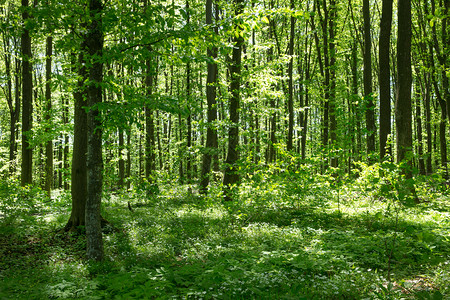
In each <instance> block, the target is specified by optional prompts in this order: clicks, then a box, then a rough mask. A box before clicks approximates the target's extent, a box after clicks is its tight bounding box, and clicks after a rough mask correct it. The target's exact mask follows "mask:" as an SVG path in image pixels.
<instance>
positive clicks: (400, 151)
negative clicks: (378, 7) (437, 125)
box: [395, 0, 417, 201]
mask: <svg viewBox="0 0 450 300" xmlns="http://www.w3.org/2000/svg"><path fill="white" fill-rule="evenodd" d="M411 35H412V32H411V0H399V2H398V40H397V71H398V95H397V103H396V110H395V124H396V128H397V163H399V164H402V172H403V174H404V175H405V177H406V179H407V180H406V182H405V189H406V193H408V194H415V191H414V185H412V184H411V183H410V181H408V179H410V178H412V155H413V153H412V151H413V149H412V146H413V145H412V107H411V83H412V72H411ZM415 201H417V198H416V199H415Z"/></svg>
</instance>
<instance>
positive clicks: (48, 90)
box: [45, 36, 53, 196]
mask: <svg viewBox="0 0 450 300" xmlns="http://www.w3.org/2000/svg"><path fill="white" fill-rule="evenodd" d="M52 55H53V39H52V36H48V37H47V47H46V54H45V57H46V62H45V77H46V78H45V101H46V112H45V120H46V122H47V126H49V127H50V125H51V118H52V87H51V80H52ZM52 187H53V140H52V139H50V140H49V141H47V142H46V144H45V190H46V191H47V193H48V195H49V196H50V193H51V190H52Z"/></svg>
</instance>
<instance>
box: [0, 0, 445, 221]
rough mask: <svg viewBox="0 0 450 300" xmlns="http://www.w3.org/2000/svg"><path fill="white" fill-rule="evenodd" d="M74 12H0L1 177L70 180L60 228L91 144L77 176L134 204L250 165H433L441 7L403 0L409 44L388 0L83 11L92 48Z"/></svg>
mask: <svg viewBox="0 0 450 300" xmlns="http://www.w3.org/2000/svg"><path fill="white" fill-rule="evenodd" d="M87 4H88V3H87V2H83V3H75V2H69V1H62V2H52V1H48V2H45V3H33V4H30V3H28V2H27V1H25V0H23V2H21V3H18V2H17V1H13V0H8V1H3V2H2V3H1V5H0V7H1V10H0V14H1V15H0V17H1V19H2V23H1V27H0V29H1V35H0V38H1V43H2V47H1V50H0V54H1V57H2V60H1V62H0V86H1V87H2V88H1V90H0V101H1V103H2V104H4V105H2V106H1V112H2V113H1V114H0V116H1V117H0V118H1V122H0V129H1V141H0V146H1V149H2V151H1V152H0V155H1V160H0V170H1V172H2V176H4V177H8V176H10V177H14V178H17V177H18V174H17V173H16V172H15V170H17V168H16V166H17V165H19V164H20V165H21V166H22V168H21V170H20V175H21V183H22V184H23V185H26V184H30V183H32V182H34V184H35V185H38V186H42V187H45V188H46V189H47V190H50V189H51V188H52V187H53V188H58V187H60V186H61V185H63V182H65V183H66V188H68V182H69V181H70V182H71V189H72V202H73V210H72V217H71V218H70V221H69V224H68V227H69V228H71V227H76V226H79V225H83V223H84V220H85V215H84V213H85V201H86V199H87V198H88V195H89V194H92V195H93V194H96V195H97V196H96V197H99V196H98V195H100V191H101V190H98V189H99V188H101V185H100V184H99V183H98V184H97V183H96V184H94V185H92V183H93V182H94V181H93V180H101V179H100V178H94V177H89V179H87V177H86V176H88V175H86V174H87V173H86V163H85V162H86V160H89V159H88V158H87V157H86V153H90V154H92V153H93V152H91V151H92V150H93V149H94V148H95V149H96V151H99V149H100V146H101V147H102V149H101V152H100V151H99V152H96V157H97V158H96V159H94V161H98V162H100V161H101V157H102V156H103V157H104V162H103V163H104V171H100V170H101V165H100V164H99V165H98V167H99V169H98V171H96V172H94V173H93V174H91V175H92V176H93V175H98V176H100V175H102V174H103V176H104V188H105V189H109V190H118V189H124V188H127V189H128V188H129V189H136V188H144V189H145V190H147V191H148V192H149V195H151V194H156V193H157V192H158V182H159V181H161V180H167V181H173V182H181V183H187V184H191V185H194V187H196V186H195V183H201V184H200V189H201V191H202V192H206V191H207V186H208V184H209V183H210V180H209V179H214V180H213V182H215V183H219V182H222V183H223V185H224V186H225V187H226V188H225V195H226V198H227V199H231V194H230V193H228V190H229V188H230V187H231V186H232V185H234V184H236V183H238V182H239V178H244V179H245V178H246V176H248V175H249V174H252V173H254V172H256V171H257V170H267V169H268V167H273V166H276V167H277V168H279V170H285V166H286V165H288V166H289V168H294V169H295V168H297V167H298V166H300V165H301V164H302V162H305V161H306V160H317V161H319V162H317V164H315V167H317V170H320V172H327V170H328V169H329V168H328V167H330V166H331V167H333V170H339V172H340V174H343V173H346V172H347V173H349V174H351V170H352V169H354V168H356V167H357V166H356V165H355V163H354V162H355V161H363V162H365V161H370V162H375V161H377V159H373V158H374V157H376V156H377V155H378V154H377V153H379V159H381V160H383V159H388V160H389V159H392V158H391V157H393V156H394V155H396V157H397V158H398V160H399V161H400V160H402V159H403V158H405V157H407V158H408V159H409V161H410V164H411V171H412V172H415V171H414V170H415V168H418V169H419V170H421V173H431V172H433V171H438V170H446V168H447V147H448V145H447V142H448V139H447V135H448V132H447V124H448V111H449V105H448V101H449V84H448V77H449V72H448V66H449V58H448V49H447V48H448V41H449V29H448V14H449V12H448V3H447V2H446V1H440V2H439V1H435V0H432V1H421V0H414V1H412V3H411V5H409V4H408V3H407V4H406V6H407V7H411V9H412V15H411V18H412V19H411V21H410V24H411V32H412V33H413V34H412V36H411V49H410V50H408V49H404V48H403V46H405V45H407V44H408V43H407V42H403V41H402V39H403V38H405V37H407V35H403V34H402V32H403V31H402V30H403V29H402V27H401V25H402V24H405V23H404V22H403V21H402V18H403V17H402V15H401V14H400V15H399V18H398V20H397V21H398V22H397V21H395V22H393V21H392V10H393V11H394V12H397V11H398V12H399V13H401V12H402V10H401V9H400V8H401V5H403V2H399V4H398V5H397V4H395V3H394V4H393V3H392V1H383V2H382V3H378V2H375V1H368V0H349V1H345V2H342V1H341V2H336V1H328V0H314V1H313V0H311V1H309V0H295V1H294V0H292V1H271V0H254V1H251V2H250V3H246V4H245V5H244V4H243V2H241V1H236V2H232V3H230V2H225V1H207V2H206V5H205V3H203V2H201V1H197V0H192V1H187V2H186V1H175V0H174V1H160V2H158V1H151V2H150V1H148V2H144V3H136V1H112V2H108V3H104V5H105V7H104V9H103V10H102V12H101V13H100V12H99V13H98V14H99V15H101V16H102V18H103V20H104V21H103V27H102V28H103V34H104V36H105V42H104V47H103V52H102V54H101V55H100V52H95V51H94V52H92V53H90V52H89V51H90V49H92V47H94V48H95V45H94V44H89V43H87V41H88V39H87V37H86V31H87V32H88V33H89V32H90V31H89V30H90V29H89V28H91V27H90V26H92V20H91V19H90V18H88V16H86V14H87V13H86V11H85V10H84V7H86V6H87ZM97 4H98V3H97ZM380 4H382V7H381V9H379V8H380V7H379V6H380ZM49 11H51V12H52V13H49ZM394 16H395V14H394ZM400 17H401V18H400ZM394 19H395V18H394ZM80 21H81V22H80ZM378 33H379V35H378ZM92 39H97V37H91V40H89V41H90V42H92V43H93V42H94V40H92ZM98 39H100V37H99V38H98ZM407 53H411V59H408V56H407ZM376 54H378V55H376ZM100 57H101V61H97V59H100ZM394 57H399V58H401V59H405V61H403V60H398V61H397V64H396V63H394V62H395V60H394V59H393V58H394ZM408 61H411V67H410V70H411V71H409V69H408V70H406V71H405V70H404V68H408V66H407V65H408ZM97 63H101V64H103V66H104V68H103V69H102V70H101V68H100V67H99V66H98V65H96V64H97ZM44 66H45V67H44ZM97 67H98V71H97V73H96V75H95V76H94V74H93V73H92V72H93V70H94V69H95V68H97ZM409 73H411V76H412V77H411V78H409V77H408V76H410V75H408V74H409ZM405 75H408V76H406V77H405ZM359 78H363V79H364V80H359ZM409 82H411V83H409ZM409 86H412V89H411V88H409ZM94 90H95V91H94ZM411 90H412V91H413V92H414V93H413V94H412V95H409V96H408V95H406V96H405V94H407V93H408V91H409V92H411ZM100 91H101V92H102V95H101V96H100ZM397 91H398V93H397ZM94 94H95V95H97V96H96V99H97V100H95V101H94V98H95V97H94ZM409 99H411V100H410V101H409ZM89 101H91V102H89ZM92 101H94V102H92ZM403 101H407V103H406V102H405V103H403ZM410 102H411V105H409V103H410ZM393 103H397V106H396V114H395V115H396V116H397V117H396V119H395V120H392V117H391V112H390V111H391V107H392V106H393ZM408 107H413V108H414V109H412V108H411V109H408ZM33 108H34V109H33ZM94 112H98V117H93V116H91V117H90V118H89V120H90V121H89V122H88V118H87V115H86V114H93V113H94ZM19 115H20V116H21V117H22V123H21V124H19V123H18V120H19ZM100 116H101V117H100ZM377 117H379V118H377ZM400 117H401V118H400ZM93 121H95V122H94V123H95V124H94V123H92V122H93ZM392 121H393V122H394V123H393V124H391V122H392ZM88 123H89V124H90V125H89V126H88V127H86V126H87V124H88ZM31 124H35V126H34V129H33V130H31ZM394 124H395V126H392V125H394ZM87 128H89V131H88V132H89V133H88V136H85V132H86V129H87ZM393 128H396V130H393ZM405 128H411V129H410V130H409V129H408V130H407V131H408V132H407V135H406V136H407V141H406V140H405V141H404V142H402V141H403V138H404V137H405V135H404V133H405V130H406V129H405ZM101 132H103V134H102V135H100V133H101ZM378 134H379V137H380V139H379V141H377V140H376V139H375V137H376V136H377V135H378ZM19 135H21V136H22V140H20V139H19V138H18V137H19ZM88 137H90V138H91V141H93V142H94V141H95V143H94V144H96V145H97V146H95V147H94V148H91V150H89V151H88V150H87V149H88V148H87V139H88ZM389 137H391V138H389ZM92 138H94V140H93V139H92ZM394 138H395V139H396V140H397V141H398V143H397V144H394V143H392V141H393V140H394ZM92 145H93V144H92ZM362 145H367V146H366V147H365V149H363V147H362ZM425 146H426V147H425ZM18 149H21V150H20V153H21V155H20V156H17V155H16V154H17V153H18ZM386 149H387V150H388V151H387V152H386V151H385V150H386ZM33 150H34V151H33ZM405 151H409V153H410V154H408V155H406V154H405ZM94 152H95V151H94ZM44 154H46V155H47V156H46V159H44V157H45V156H44ZM387 154H389V155H387ZM70 156H72V159H71V160H70V159H69V158H70ZM371 157H372V158H371ZM89 164H90V163H89ZM33 165H34V166H35V167H34V168H32V166H33ZM68 169H70V170H71V171H70V172H69V171H68ZM211 170H213V172H214V174H215V176H210V175H211V174H210V173H211ZM339 172H334V174H335V175H336V174H337V173H339ZM222 174H223V175H222ZM220 176H223V180H220V179H222V178H218V177H220ZM57 177H58V178H61V179H60V180H55V179H56V178H57ZM52 179H53V180H52ZM87 183H90V184H91V187H96V188H97V190H96V191H91V192H88V190H87V186H88V185H87Z"/></svg>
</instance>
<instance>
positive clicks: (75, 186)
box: [65, 38, 87, 231]
mask: <svg viewBox="0 0 450 300" xmlns="http://www.w3.org/2000/svg"><path fill="white" fill-rule="evenodd" d="M83 39H84V38H83ZM86 47H87V45H86V41H84V40H83V41H82V43H81V47H80V50H79V54H78V64H77V65H78V66H77V69H78V78H79V79H78V83H77V87H76V89H75V92H74V94H73V98H74V117H73V122H74V128H73V151H72V176H71V195H72V211H71V214H70V218H69V221H68V222H67V224H66V226H65V231H75V230H77V227H79V226H84V225H85V220H86V197H87V166H86V160H87V156H86V155H87V113H86V110H85V108H84V107H85V106H86V105H87V103H86V97H85V88H84V82H85V81H86V80H87V70H86V57H85V53H86V51H87V49H86ZM73 56H75V54H73ZM72 65H73V66H75V65H76V62H75V59H73V61H72Z"/></svg>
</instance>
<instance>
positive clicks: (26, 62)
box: [21, 0, 33, 186]
mask: <svg viewBox="0 0 450 300" xmlns="http://www.w3.org/2000/svg"><path fill="white" fill-rule="evenodd" d="M22 8H23V12H22V19H23V23H24V24H25V25H26V24H28V19H29V18H30V15H29V10H28V9H29V5H28V0H22ZM21 47H22V173H21V185H22V186H25V185H28V184H31V183H32V181H33V150H32V148H31V144H30V140H31V138H32V137H31V134H32V132H31V130H32V125H33V74H32V70H33V68H32V66H31V37H30V31H29V30H28V28H26V26H25V28H24V29H23V32H22V36H21Z"/></svg>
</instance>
